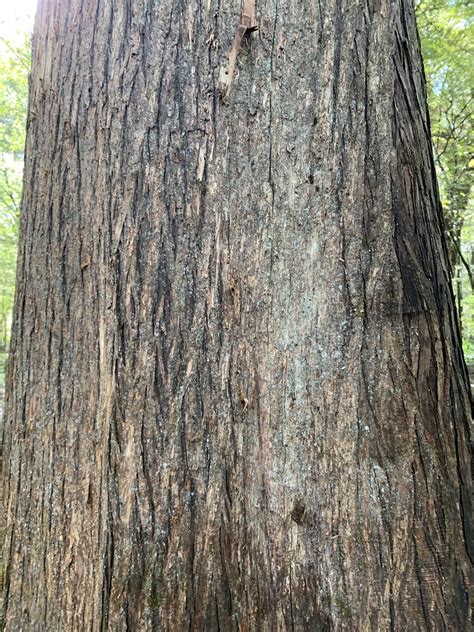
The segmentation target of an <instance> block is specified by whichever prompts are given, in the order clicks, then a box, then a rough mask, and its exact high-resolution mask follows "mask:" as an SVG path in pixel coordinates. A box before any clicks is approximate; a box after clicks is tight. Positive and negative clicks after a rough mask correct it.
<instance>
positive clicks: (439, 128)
mask: <svg viewBox="0 0 474 632" xmlns="http://www.w3.org/2000/svg"><path fill="white" fill-rule="evenodd" d="M34 5H35V0H21V1H19V2H17V3H16V4H15V6H14V7H8V6H4V7H3V8H1V9H0V403H1V400H2V395H3V388H4V381H5V365H6V361H7V357H8V348H9V341H10V327H11V315H12V308H13V300H14V293H15V267H16V252H17V242H18V227H19V213H20V205H21V189H22V170H23V150H24V142H25V129H26V112H27V105H28V76H29V68H30V48H31V30H32V23H33V17H34V15H33V14H34ZM417 19H418V29H419V34H420V38H421V46H422V53H423V59H424V65H425V73H426V80H427V90H428V104H429V110H430V117H431V131H432V139H433V150H434V156H435V163H436V169H437V175H438V183H439V188H440V196H441V201H442V205H443V211H444V216H445V223H446V232H447V241H448V248H449V255H450V262H451V266H452V275H453V289H454V292H455V295H456V302H457V306H458V313H459V316H460V320H461V327H462V336H463V347H464V353H465V356H466V360H467V363H468V366H469V370H470V375H471V382H473V381H474V272H473V266H474V195H473V186H472V185H473V178H474V154H473V146H474V142H473V141H474V131H473V121H474V117H473V114H474V112H473V109H474V108H473V105H474V71H473V68H474V63H473V61H474V3H472V2H471V1H470V0H421V1H420V2H419V3H418V4H417ZM47 256H48V253H45V257H47Z"/></svg>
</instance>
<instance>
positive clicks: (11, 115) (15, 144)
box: [0, 35, 30, 384]
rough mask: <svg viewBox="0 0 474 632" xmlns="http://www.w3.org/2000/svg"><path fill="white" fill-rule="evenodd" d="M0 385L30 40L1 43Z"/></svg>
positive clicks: (10, 294)
mask: <svg viewBox="0 0 474 632" xmlns="http://www.w3.org/2000/svg"><path fill="white" fill-rule="evenodd" d="M0 44H1V47H0V52H1V56H0V384H1V383H2V382H3V375H2V372H3V365H4V359H5V355H6V351H7V349H8V343H9V332H10V320H11V313H12V307H13V296H14V291H15V264H16V250H17V239H18V218H19V209H20V198H21V181H22V169H23V148H24V144H25V120H26V110H27V101H28V73H29V64H30V37H29V35H28V36H26V35H24V36H23V37H22V39H21V40H20V41H19V43H10V42H6V41H5V40H2V41H1V42H0Z"/></svg>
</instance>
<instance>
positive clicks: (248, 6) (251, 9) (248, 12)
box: [219, 0, 258, 101]
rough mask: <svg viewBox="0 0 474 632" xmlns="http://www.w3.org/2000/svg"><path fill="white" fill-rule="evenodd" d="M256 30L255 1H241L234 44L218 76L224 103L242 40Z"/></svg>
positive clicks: (232, 78) (232, 79)
mask: <svg viewBox="0 0 474 632" xmlns="http://www.w3.org/2000/svg"><path fill="white" fill-rule="evenodd" d="M257 28H258V26H257V19H256V15H255V0H243V7H242V15H241V16H240V24H239V26H238V27H237V33H236V34H235V39H234V43H233V45H232V48H231V50H230V53H229V61H228V63H227V65H226V66H224V67H222V68H221V71H220V74H219V88H220V91H221V96H222V98H223V100H224V101H226V100H227V98H228V96H229V92H230V88H231V86H232V82H233V81H234V74H235V64H236V62H237V56H238V54H239V51H240V47H241V46H242V40H243V39H244V37H245V36H246V35H248V34H249V33H253V32H254V31H256V30H257Z"/></svg>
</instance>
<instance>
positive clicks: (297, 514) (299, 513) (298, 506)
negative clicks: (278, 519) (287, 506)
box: [291, 500, 306, 524]
mask: <svg viewBox="0 0 474 632" xmlns="http://www.w3.org/2000/svg"><path fill="white" fill-rule="evenodd" d="M305 513H306V507H305V505H304V503H303V501H301V500H295V504H294V506H293V511H292V512H291V519H292V520H293V522H296V524H303V520H304V515H305Z"/></svg>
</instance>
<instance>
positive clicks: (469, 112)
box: [417, 0, 474, 363]
mask: <svg viewBox="0 0 474 632" xmlns="http://www.w3.org/2000/svg"><path fill="white" fill-rule="evenodd" d="M417 17H418V28H419V31H420V36H421V44H422V51H423V58H424V63H425V72H426V78H427V85H428V103H429V108H430V117H431V129H432V137H433V146H434V153H435V160H436V167H437V172H438V182H439V187H440V194H441V201H442V204H443V210H444V214H445V218H446V227H447V232H448V247H449V254H450V261H451V265H452V269H453V276H454V288H455V291H456V294H457V301H458V308H459V311H460V316H461V318H462V326H463V338H464V350H465V353H466V357H467V359H468V361H470V362H471V363H474V311H473V307H474V299H473V295H472V293H473V290H474V287H473V285H474V283H473V272H472V261H473V260H474V223H473V222H474V210H473V207H474V201H473V196H472V183H473V173H474V159H473V154H472V148H473V145H474V142H473V141H474V130H473V120H474V119H473V106H474V73H473V67H474V66H473V63H472V62H473V59H474V4H473V3H472V2H471V1H470V0H421V2H420V4H419V5H418V7H417Z"/></svg>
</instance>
